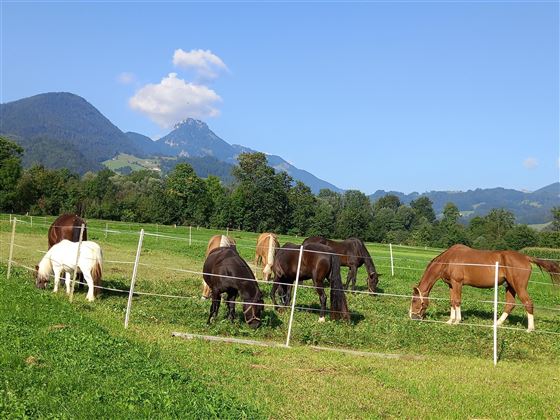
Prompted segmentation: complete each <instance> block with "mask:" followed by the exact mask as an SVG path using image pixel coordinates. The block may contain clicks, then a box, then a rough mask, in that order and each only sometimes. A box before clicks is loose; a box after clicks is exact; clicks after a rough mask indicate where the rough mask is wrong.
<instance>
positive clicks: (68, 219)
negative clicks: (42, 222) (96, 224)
mask: <svg viewBox="0 0 560 420" xmlns="http://www.w3.org/2000/svg"><path fill="white" fill-rule="evenodd" d="M82 224H84V225H85V227H84V234H83V236H82V240H83V241H87V224H86V221H85V220H84V219H82V218H81V217H80V216H77V215H75V214H69V213H66V214H63V215H62V216H59V217H58V218H57V219H56V220H55V221H54V222H53V223H52V225H51V227H50V228H49V233H48V238H49V249H51V247H52V246H53V245H54V244H57V243H59V242H60V241H62V240H63V239H68V240H69V241H72V242H79V240H80V228H81V227H82Z"/></svg>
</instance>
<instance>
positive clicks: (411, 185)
mask: <svg viewBox="0 0 560 420" xmlns="http://www.w3.org/2000/svg"><path fill="white" fill-rule="evenodd" d="M0 7H1V15H2V16H1V23H2V28H1V51H0V58H1V75H0V82H1V84H0V88H1V89H0V101H1V102H2V103H5V102H10V101H14V100H17V99H21V98H24V97H28V96H32V95H36V94H39V93H44V92H60V91H64V92H72V93H75V94H77V95H80V96H82V97H84V98H85V99H86V100H87V101H89V102H90V103H91V104H92V105H94V106H95V107H96V108H97V109H98V110H99V111H100V112H101V113H102V114H104V115H105V116H106V117H107V118H109V120H111V122H113V123H114V124H115V125H116V126H117V127H119V128H120V129H121V130H123V131H125V132H126V131H135V132H139V133H142V134H145V135H148V136H150V137H152V138H154V139H156V138H159V137H162V136H164V135H165V134H167V133H168V132H169V131H170V130H171V128H172V126H173V124H174V123H175V122H177V121H179V120H182V119H185V118H187V117H193V118H198V119H202V120H203V121H205V122H207V123H208V125H209V127H210V128H211V129H212V130H213V131H214V132H215V133H216V134H217V135H218V136H220V137H221V138H223V139H224V140H226V141H227V142H228V143H232V144H242V145H244V146H247V147H250V148H253V149H256V150H259V151H263V152H266V153H271V154H276V155H280V156H281V157H283V158H284V159H286V160H287V161H289V162H290V163H292V164H293V165H295V166H296V167H298V168H301V169H305V170H307V171H309V172H311V173H313V174H314V175H316V176H318V177H319V178H322V179H324V180H326V181H329V182H331V183H333V184H335V185H336V186H338V187H340V188H343V189H358V190H361V191H363V192H364V193H366V194H371V193H373V192H375V191H376V190H378V189H384V190H394V191H401V192H405V193H410V192H412V191H417V192H425V191H432V190H463V191H465V190H468V189H474V188H490V187H505V188H515V189H522V190H529V191H533V190H536V189H539V188H541V187H544V186H546V185H548V184H550V183H552V182H556V181H558V180H559V167H560V159H559V154H560V153H559V144H560V141H559V135H560V133H559V127H560V122H559V114H560V109H559V89H560V88H559V78H560V76H559V74H560V72H559V38H560V35H559V4H558V2H555V1H553V2H537V1H532V2H503V1H501V2H485V1H469V2H452V1H432V2H415V1H395V2H355V3H349V2H306V3H300V2H275V3H256V2H245V3H224V2H211V3H186V2H168V3H149V2H89V3H80V4H78V3H67V2H43V3H34V2H24V3H22V2H6V1H3V2H2V3H1V6H0Z"/></svg>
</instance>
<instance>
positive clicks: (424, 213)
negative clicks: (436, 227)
mask: <svg viewBox="0 0 560 420" xmlns="http://www.w3.org/2000/svg"><path fill="white" fill-rule="evenodd" d="M410 207H411V208H412V210H414V212H415V213H416V216H417V217H418V218H421V217H424V218H425V219H426V220H427V221H428V223H434V221H435V220H436V213H435V212H434V207H433V203H432V201H431V200H430V199H429V198H428V197H426V196H422V197H419V198H418V199H416V200H412V201H411V202H410Z"/></svg>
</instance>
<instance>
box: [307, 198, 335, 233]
mask: <svg viewBox="0 0 560 420" xmlns="http://www.w3.org/2000/svg"><path fill="white" fill-rule="evenodd" d="M335 222H336V218H335V212H334V208H333V206H332V204H331V203H329V202H328V201H327V200H325V199H321V198H318V199H317V205H316V208H315V214H314V215H313V217H312V218H311V220H310V222H309V229H308V231H307V234H308V235H309V236H323V237H325V238H332V237H334V234H335Z"/></svg>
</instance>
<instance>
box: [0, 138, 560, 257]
mask: <svg viewBox="0 0 560 420" xmlns="http://www.w3.org/2000/svg"><path fill="white" fill-rule="evenodd" d="M22 154H23V150H22V149H21V147H19V146H18V145H16V144H15V143H12V142H10V141H8V140H6V139H3V138H0V164H1V165H0V209H1V210H2V211H5V212H15V213H29V214H31V215H58V214H61V213H64V212H75V213H77V214H80V215H81V216H83V217H86V218H100V219H110V220H121V221H134V222H142V223H161V224H178V225H193V226H204V227H208V228H217V229H225V228H226V227H229V228H234V229H240V230H247V231H254V232H263V231H273V232H277V233H283V234H291V235H299V236H312V235H320V236H325V237H328V238H348V237H358V238H361V239H363V240H366V241H372V242H385V243H395V244H397V243H400V244H407V245H415V246H430V247H441V248H446V247H449V246H451V245H453V244H456V243H462V244H466V245H470V246H473V247H475V248H480V249H521V248H524V247H532V246H542V247H554V248H558V247H560V207H555V208H553V210H552V213H553V223H552V225H551V226H550V227H549V229H548V230H545V231H542V232H537V231H536V230H534V229H532V228H530V227H528V226H527V225H518V224H516V223H515V217H514V215H513V214H512V213H511V212H509V211H507V210H505V209H493V210H491V211H490V212H489V213H488V214H487V215H486V216H483V217H474V218H472V219H471V220H470V221H469V223H468V224H467V225H465V224H462V223H460V218H461V215H460V212H459V209H458V208H457V206H456V205H455V204H453V203H447V205H446V206H445V208H444V210H443V215H442V216H441V217H440V218H436V214H435V212H434V209H433V204H432V202H431V201H430V199H429V198H428V197H425V196H421V197H419V198H418V199H416V200H414V201H412V202H411V203H410V205H405V204H403V203H401V202H400V200H399V198H398V197H397V196H394V195H386V196H384V197H382V198H380V199H379V200H377V201H376V202H374V203H372V202H371V201H370V200H369V198H368V197H367V196H366V195H365V194H364V193H362V192H360V191H357V190H348V191H346V192H344V193H342V194H341V193H337V192H334V191H331V190H327V189H324V190H321V191H320V192H319V194H318V195H314V194H313V193H312V192H311V189H310V188H309V187H308V186H306V185H305V184H303V183H302V182H300V181H296V182H294V181H293V179H292V178H291V177H290V176H289V175H288V174H286V173H285V172H276V171H275V170H274V169H273V168H272V167H270V166H269V165H268V162H267V159H266V156H265V155H264V154H263V153H244V154H241V155H240V156H239V158H238V165H236V166H234V167H233V169H232V176H233V179H234V182H233V183H232V184H231V185H224V184H223V183H222V182H221V181H220V179H219V178H218V177H216V176H208V177H207V178H204V179H203V178H200V177H199V176H197V174H196V173H195V171H194V169H193V168H192V166H190V165H189V164H187V163H179V164H178V165H177V166H175V168H174V169H172V170H171V171H170V172H169V174H168V175H167V176H161V175H160V174H159V173H157V172H155V171H151V170H143V171H137V172H133V173H130V174H127V175H119V174H116V173H114V172H112V171H110V170H109V169H103V170H101V171H99V172H97V173H92V172H88V173H86V174H85V175H84V176H82V177H80V176H78V175H77V174H75V173H72V172H70V171H69V170H68V169H56V170H54V169H46V168H44V167H43V166H32V167H31V168H29V169H26V170H24V169H23V168H22V166H21V156H22Z"/></svg>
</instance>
